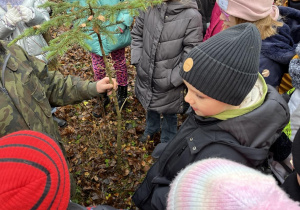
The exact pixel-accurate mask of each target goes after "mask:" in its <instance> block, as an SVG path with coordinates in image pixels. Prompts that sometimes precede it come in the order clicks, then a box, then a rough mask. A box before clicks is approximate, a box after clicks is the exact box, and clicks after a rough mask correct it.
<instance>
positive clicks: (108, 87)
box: [96, 77, 118, 95]
mask: <svg viewBox="0 0 300 210" xmlns="http://www.w3.org/2000/svg"><path fill="white" fill-rule="evenodd" d="M112 80H113V83H114V84H113V85H112V84H110V83H109V78H108V77H104V78H103V79H101V80H99V81H98V82H97V84H96V88H97V92H98V93H105V92H107V95H110V94H111V93H112V90H113V89H115V90H117V88H118V83H117V81H116V79H112Z"/></svg>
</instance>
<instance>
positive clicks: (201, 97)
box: [196, 95, 204, 99]
mask: <svg viewBox="0 0 300 210" xmlns="http://www.w3.org/2000/svg"><path fill="white" fill-rule="evenodd" d="M196 96H197V97H198V98H200V99H203V98H204V97H203V96H200V95H196Z"/></svg>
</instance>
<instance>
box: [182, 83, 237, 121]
mask: <svg viewBox="0 0 300 210" xmlns="http://www.w3.org/2000/svg"><path fill="white" fill-rule="evenodd" d="M183 81H184V83H185V85H186V86H187V88H188V92H187V94H186V96H185V98H184V99H185V101H186V102H187V103H189V104H190V106H191V107H192V108H193V110H194V111H195V113H196V114H197V115H198V116H203V117H205V116H212V115H216V114H219V113H221V112H224V111H226V110H229V109H236V108H238V106H232V105H230V104H226V103H223V102H221V101H217V100H216V99H213V98H211V97H209V96H207V95H205V94H204V93H202V92H200V91H199V90H197V89H196V88H195V87H193V86H192V85H191V84H189V83H188V82H187V81H185V80H183Z"/></svg>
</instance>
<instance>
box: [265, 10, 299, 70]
mask: <svg viewBox="0 0 300 210" xmlns="http://www.w3.org/2000/svg"><path fill="white" fill-rule="evenodd" d="M279 11H280V15H281V16H282V20H283V21H284V24H283V26H282V27H279V28H278V32H277V34H275V35H273V36H271V37H269V38H267V39H265V40H263V42H262V47H261V53H262V54H263V55H264V56H266V57H267V58H269V59H272V60H274V61H276V62H278V63H281V64H289V62H290V60H291V59H292V58H293V56H294V55H295V48H296V45H297V43H298V42H299V41H300V11H298V10H296V9H293V8H288V7H279Z"/></svg>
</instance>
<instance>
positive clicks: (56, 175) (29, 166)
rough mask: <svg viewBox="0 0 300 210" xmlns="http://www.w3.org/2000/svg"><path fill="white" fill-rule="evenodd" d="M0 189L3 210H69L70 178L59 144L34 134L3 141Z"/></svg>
mask: <svg viewBox="0 0 300 210" xmlns="http://www.w3.org/2000/svg"><path fill="white" fill-rule="evenodd" d="M0 186H1V187H0V206H1V209H24V210H26V209H41V210H44V209H67V207H68V204H69V200H70V177H69V171H68V166H67V164H66V161H65V159H64V156H63V154H62V151H61V149H60V147H59V146H58V144H57V143H56V142H55V141H54V140H53V139H51V138H50V137H49V136H46V135H44V134H42V133H39V132H35V131H19V132H15V133H12V134H9V135H7V136H4V137H2V138H1V139H0Z"/></svg>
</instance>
